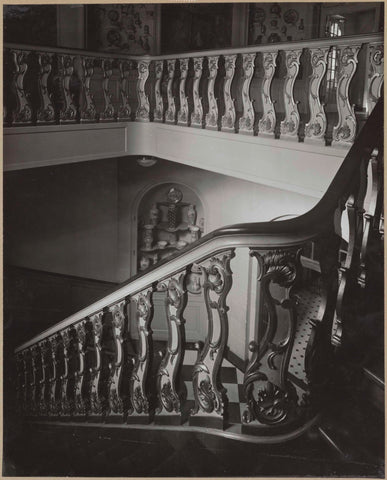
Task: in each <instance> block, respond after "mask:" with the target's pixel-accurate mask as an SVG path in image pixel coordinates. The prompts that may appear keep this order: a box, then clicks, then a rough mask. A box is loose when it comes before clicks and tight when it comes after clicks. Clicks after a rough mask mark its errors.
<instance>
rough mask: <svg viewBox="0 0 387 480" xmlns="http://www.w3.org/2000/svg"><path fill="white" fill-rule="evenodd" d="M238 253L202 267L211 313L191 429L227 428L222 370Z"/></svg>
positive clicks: (195, 384) (195, 371) (225, 254)
mask: <svg viewBox="0 0 387 480" xmlns="http://www.w3.org/2000/svg"><path fill="white" fill-rule="evenodd" d="M234 255H235V254H234V250H230V251H228V252H223V253H222V254H219V255H217V256H214V257H212V258H211V259H209V260H207V261H205V262H203V263H200V265H199V266H200V270H201V273H202V276H203V294H204V299H205V304H206V309H207V317H208V331H207V336H206V341H205V344H204V346H203V348H202V349H201V351H200V352H199V354H198V359H197V361H196V363H195V366H194V369H193V379H192V381H193V391H194V397H195V405H194V408H193V409H192V411H191V416H190V420H189V423H190V425H202V426H212V427H215V428H224V419H225V413H226V412H225V406H226V403H227V397H226V390H225V388H224V387H223V386H222V385H221V383H220V377H219V375H220V368H221V365H222V361H223V353H224V348H225V346H226V343H227V339H228V317H227V311H228V307H227V304H226V300H227V295H228V293H229V291H230V289H231V286H232V271H231V268H230V261H231V259H232V258H233V257H234Z"/></svg>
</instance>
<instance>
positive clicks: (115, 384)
mask: <svg viewBox="0 0 387 480" xmlns="http://www.w3.org/2000/svg"><path fill="white" fill-rule="evenodd" d="M125 306H126V302H125V300H122V301H121V302H118V303H116V304H115V305H112V306H111V307H109V312H110V313H111V314H112V325H113V333H114V340H115V344H116V355H115V361H114V364H113V365H112V366H111V368H110V378H109V382H108V385H109V399H108V400H109V410H110V412H113V413H115V414H123V412H124V404H123V400H122V398H121V395H120V393H121V392H120V383H121V373H122V365H123V341H124V330H125V323H126V322H125V320H126V315H125Z"/></svg>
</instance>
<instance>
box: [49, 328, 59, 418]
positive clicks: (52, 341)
mask: <svg viewBox="0 0 387 480" xmlns="http://www.w3.org/2000/svg"><path fill="white" fill-rule="evenodd" d="M48 343H49V349H50V351H49V355H50V357H51V377H50V378H49V389H50V391H49V398H48V413H49V415H50V416H52V415H57V414H58V413H59V408H58V407H59V405H58V402H57V398H56V390H57V384H58V385H60V378H59V375H58V356H57V348H58V338H57V337H56V336H54V337H50V338H49V339H48Z"/></svg>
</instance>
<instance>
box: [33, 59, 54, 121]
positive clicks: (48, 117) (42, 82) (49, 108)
mask: <svg viewBox="0 0 387 480" xmlns="http://www.w3.org/2000/svg"><path fill="white" fill-rule="evenodd" d="M52 62H53V54H52V53H40V52H39V53H38V64H39V71H38V87H39V96H40V108H39V110H38V112H37V116H36V122H37V123H38V124H42V123H44V124H46V123H55V109H54V105H53V104H52V102H51V97H50V94H49V92H48V83H47V82H48V77H49V76H50V75H51V72H52Z"/></svg>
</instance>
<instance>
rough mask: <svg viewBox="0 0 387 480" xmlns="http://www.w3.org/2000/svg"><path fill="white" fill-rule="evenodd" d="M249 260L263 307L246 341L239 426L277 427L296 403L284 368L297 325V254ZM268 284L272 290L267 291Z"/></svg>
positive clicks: (284, 251) (277, 252) (290, 251)
mask: <svg viewBox="0 0 387 480" xmlns="http://www.w3.org/2000/svg"><path fill="white" fill-rule="evenodd" d="M251 255H252V256H253V257H255V258H256V259H257V260H258V263H259V267H260V268H259V270H260V274H259V278H258V280H259V281H260V284H261V288H260V292H261V297H262V303H263V308H262V309H261V314H260V317H259V320H258V321H259V325H258V328H257V329H256V330H257V334H256V335H257V336H256V337H255V338H254V339H253V340H252V341H251V342H250V351H251V352H252V355H251V357H250V360H249V363H248V366H247V369H246V372H245V376H244V381H243V388H244V392H245V397H246V401H247V410H246V411H245V412H244V414H243V422H244V424H249V423H252V425H254V421H258V422H259V424H261V425H262V424H263V425H267V426H270V425H281V424H286V423H288V422H291V421H292V420H293V421H294V415H295V414H296V407H297V403H298V400H299V399H298V397H297V393H296V390H295V388H294V386H293V385H292V384H291V383H290V382H289V379H288V363H289V357H290V354H291V351H292V347H293V342H294V335H295V329H296V323H297V322H296V308H295V307H296V299H295V297H294V296H293V294H292V287H293V285H294V283H295V281H296V278H297V274H298V272H299V256H300V251H298V250H297V249H296V248H292V249H281V250H273V251H266V252H265V251H259V250H257V249H251ZM273 284H274V285H275V287H276V288H271V286H272V285H273ZM258 335H259V337H258ZM259 424H258V425H259ZM255 425H256V424H255ZM245 427H246V425H243V427H242V428H243V429H242V431H245V430H244V428H245ZM248 428H249V427H248V426H247V431H248Z"/></svg>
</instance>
